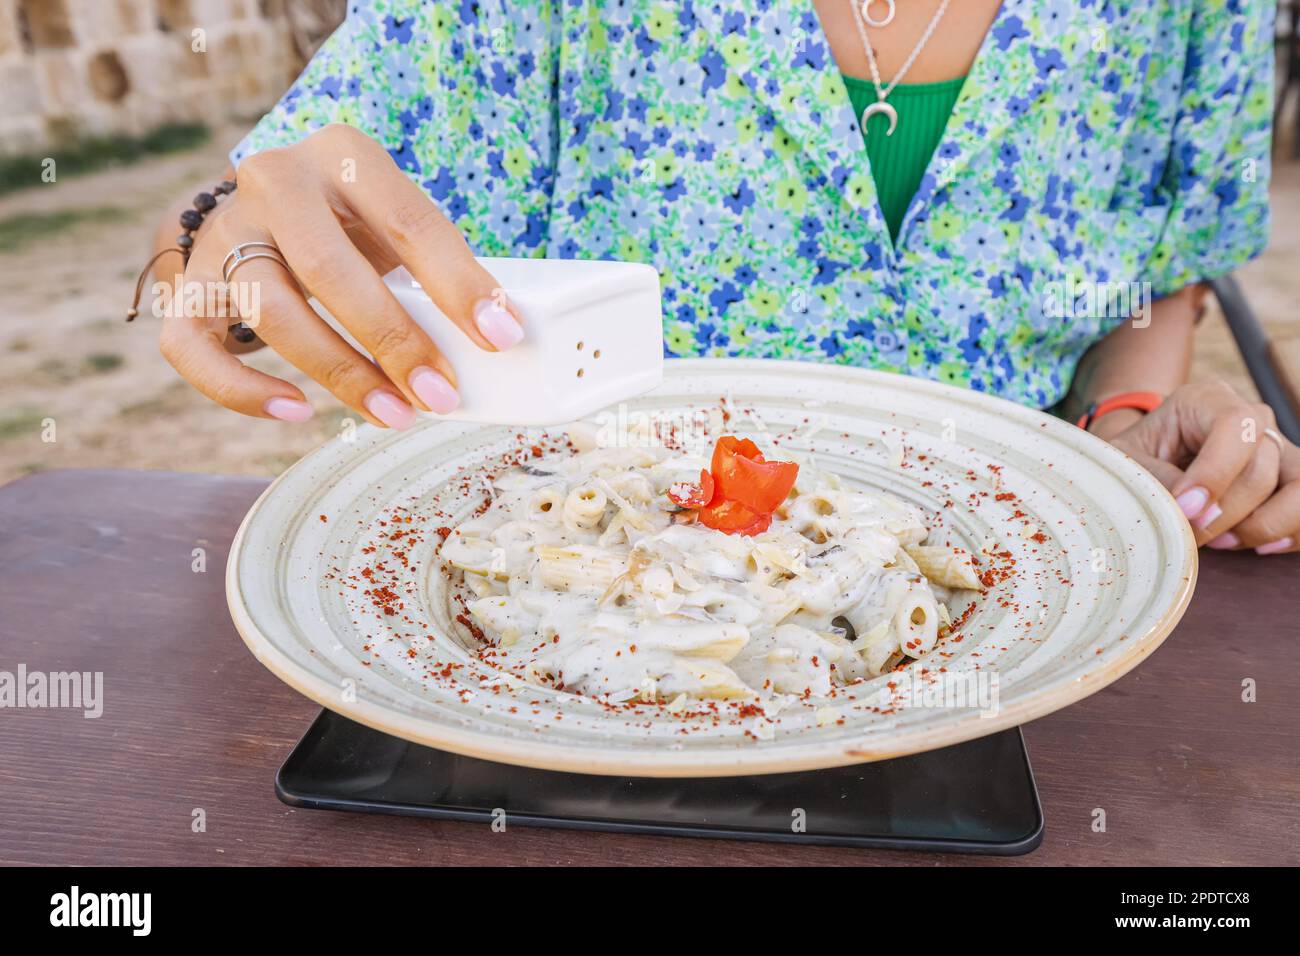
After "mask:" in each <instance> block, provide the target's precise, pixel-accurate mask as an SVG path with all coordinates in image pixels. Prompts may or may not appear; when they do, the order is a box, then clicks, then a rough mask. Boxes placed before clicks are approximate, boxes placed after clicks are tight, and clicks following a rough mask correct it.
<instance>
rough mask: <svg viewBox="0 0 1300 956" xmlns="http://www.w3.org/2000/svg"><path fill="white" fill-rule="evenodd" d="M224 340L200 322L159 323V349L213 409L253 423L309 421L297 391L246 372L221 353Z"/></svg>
mask: <svg viewBox="0 0 1300 956" xmlns="http://www.w3.org/2000/svg"><path fill="white" fill-rule="evenodd" d="M224 340H225V333H224V331H220V330H218V329H215V328H213V327H212V326H211V325H210V324H209V323H208V322H207V321H205V320H203V319H202V318H200V317H195V316H187V315H184V314H174V315H170V316H168V317H167V318H165V319H164V320H163V327H162V336H161V338H160V340H159V348H160V349H161V350H162V354H163V357H164V358H166V359H167V361H168V362H170V363H171V365H172V367H173V368H174V369H176V371H177V372H179V373H180V375H181V377H182V378H184V379H185V380H186V381H187V382H189V383H190V384H191V385H193V386H194V387H195V388H197V389H198V390H199V391H200V392H202V393H203V394H204V395H206V396H208V398H210V399H212V400H213V401H214V402H216V403H217V404H218V405H224V406H225V407H226V408H229V409H232V410H234V411H236V412H240V413H241V414H244V415H251V416H253V417H254V418H278V419H280V420H281V421H287V422H305V421H307V419H309V418H311V416H312V407H311V405H310V404H308V402H307V397H306V396H305V395H303V393H302V390H301V389H299V388H298V387H296V386H294V385H291V384H289V383H288V382H286V381H284V380H283V379H279V378H276V377H275V376H273V375H267V374H266V373H265V372H259V371H258V370H257V369H252V368H249V367H248V366H247V365H245V364H244V363H243V362H241V361H240V360H239V359H238V358H236V357H235V356H234V355H231V354H230V353H229V352H227V351H226V349H225V346H224V345H223V342H224Z"/></svg>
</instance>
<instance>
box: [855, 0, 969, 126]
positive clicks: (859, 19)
mask: <svg viewBox="0 0 1300 956" xmlns="http://www.w3.org/2000/svg"><path fill="white" fill-rule="evenodd" d="M879 2H882V0H849V6H851V7H852V8H853V22H854V23H856V24H857V25H858V36H860V37H862V49H864V50H865V51H866V52H867V64H868V65H869V66H870V67H871V82H872V83H873V84H875V87H876V102H874V103H872V104H871V105H870V106H868V107H867V108H866V109H865V110H863V111H862V118H861V120H860V121H859V122H860V123H861V124H862V135H863V136H866V135H867V120H869V119H871V117H872V116H874V115H875V114H877V113H884V114H885V116H887V117H889V129H888V130H886V131H885V135H886V136H893V135H894V127H895V126H897V125H898V111H897V110H896V109H894V108H893V107H892V106H890V105H889V103H887V102H886V100H887V99H888V98H889V94H890V93H892V92H894V87H896V86H897V85H898V83H899V81H900V80H902V78H903V77H904V76H905V75H906V73H907V71H908V70H910V69H911V68H912V64H913V63H914V62H915V61H916V58H917V56H918V55H919V54H920V52H921V50H922V48H923V47H924V46H925V45H926V44H927V43H929V42H930V37H931V36H932V35H933V34H934V31H935V28H936V27H937V26H938V25H939V21H940V20H942V19H943V15H944V12H945V11H946V10H947V9H948V3H949V0H943V2H942V3H941V4H939V9H938V10H936V11H935V12H934V16H932V17H931V18H930V23H929V25H928V26H927V27H926V28H925V32H924V33H922V34H921V39H919V40H917V41H916V46H914V47H913V48H912V52H911V54H909V55H908V57H907V59H906V60H904V61H903V65H902V66H901V67H899V70H898V72H897V73H896V74H894V78H893V79H892V80H890V81H889V85H888V86H884V87H882V86H881V84H880V68H879V67H877V66H876V54H875V51H874V50H872V49H871V39H870V38H869V37H868V36H867V27H866V24H868V23H869V24H871V26H873V27H885V26H888V25H889V24H890V23H892V22H893V21H894V12H895V6H894V4H895V0H883V3H884V4H885V7H886V11H885V16H884V17H883V18H882V19H880V20H876V19H873V18H872V16H871V8H872V6H873V5H874V4H875V3H879Z"/></svg>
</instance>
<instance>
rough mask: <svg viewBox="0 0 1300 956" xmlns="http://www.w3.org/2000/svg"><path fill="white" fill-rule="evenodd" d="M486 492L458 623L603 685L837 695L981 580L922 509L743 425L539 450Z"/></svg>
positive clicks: (491, 649)
mask: <svg viewBox="0 0 1300 956" xmlns="http://www.w3.org/2000/svg"><path fill="white" fill-rule="evenodd" d="M491 493H492V500H491V502H490V504H489V505H488V506H487V508H486V509H485V510H484V511H483V512H482V513H480V514H478V515H476V516H474V517H472V518H470V519H468V520H466V521H464V522H463V523H461V524H460V525H459V526H458V527H455V528H454V529H452V530H451V531H450V533H449V534H448V535H447V537H446V541H445V542H444V544H443V546H442V550H441V555H442V558H443V559H444V560H445V562H446V563H447V564H448V565H449V566H450V571H451V573H452V575H453V577H454V582H453V583H454V585H455V587H454V588H453V589H452V590H451V592H450V593H451V598H450V599H451V600H452V601H455V602H458V604H459V607H458V608H457V609H453V615H452V616H453V617H455V618H456V619H457V620H458V621H459V622H460V624H461V625H462V626H463V628H464V631H465V633H463V634H462V635H461V637H462V638H463V639H464V640H465V641H467V642H470V643H471V644H473V642H476V641H477V642H479V646H480V650H481V656H482V657H483V658H484V660H488V661H490V662H491V663H493V664H494V665H496V666H498V667H500V668H502V669H503V670H505V671H507V672H508V673H511V674H513V675H515V677H517V678H519V679H522V680H524V681H528V682H531V683H535V684H538V685H541V686H545V687H550V688H556V689H562V690H567V691H570V692H573V693H578V694H584V695H589V696H593V697H598V698H602V699H606V700H610V701H629V700H632V699H636V698H639V699H641V700H646V701H659V702H668V703H669V704H670V706H681V705H682V704H683V703H684V702H685V701H686V700H688V699H691V698H695V699H736V698H744V697H768V696H772V695H775V694H791V695H799V696H802V697H805V698H808V697H819V696H825V695H828V694H830V693H832V691H833V689H834V688H836V687H838V686H844V685H846V684H851V683H853V682H855V681H860V680H862V679H865V678H871V677H875V676H878V675H880V674H883V673H885V672H886V671H889V670H890V669H892V668H894V667H896V666H898V665H899V664H901V663H904V662H906V661H910V660H915V659H918V658H921V657H923V656H924V655H925V654H927V653H928V652H930V651H931V650H932V649H933V648H934V647H935V643H936V640H938V638H939V636H940V635H941V633H942V632H943V630H944V629H945V628H946V627H947V626H948V625H949V624H950V623H951V622H950V619H949V613H948V610H947V608H946V606H945V604H944V603H943V602H944V600H946V599H947V598H948V597H949V593H950V591H952V590H957V589H979V588H980V587H981V584H980V579H979V577H978V575H977V572H976V569H975V565H974V561H973V559H972V557H971V555H970V554H969V553H968V552H966V551H964V550H963V549H961V548H956V547H948V546H942V545H927V544H926V543H925V541H926V538H927V535H928V533H929V532H928V529H927V526H926V524H925V523H924V521H923V516H922V514H921V512H920V511H919V510H918V509H916V508H915V507H913V506H911V505H909V504H907V503H905V502H903V501H900V500H897V499H895V498H892V497H889V496H886V495H881V494H876V493H871V492H867V491H863V490H858V489H854V488H849V487H845V486H844V484H843V483H842V482H841V480H840V479H839V478H837V477H836V476H835V475H833V474H826V473H821V472H819V471H817V470H815V469H814V468H812V467H810V466H809V465H808V464H806V463H805V464H798V465H797V464H795V463H793V462H774V461H768V460H767V459H766V458H764V456H763V455H762V453H761V452H759V451H758V449H757V447H756V446H755V445H754V444H753V443H752V442H750V441H748V440H737V439H735V438H730V437H728V438H723V439H720V440H719V441H718V444H717V447H716V448H715V449H714V453H713V457H712V460H711V461H706V460H704V459H702V458H701V457H700V456H697V455H689V454H685V453H683V452H680V451H676V450H672V449H667V448H652V447H648V448H598V449H594V450H591V451H586V452H583V453H580V454H577V455H575V456H572V457H567V458H558V459H551V458H546V459H539V460H537V461H536V462H535V463H530V464H526V465H522V466H519V467H515V468H512V469H510V470H508V471H506V472H505V473H503V474H501V475H500V476H498V477H497V478H496V479H495V480H494V481H493V482H492V486H491Z"/></svg>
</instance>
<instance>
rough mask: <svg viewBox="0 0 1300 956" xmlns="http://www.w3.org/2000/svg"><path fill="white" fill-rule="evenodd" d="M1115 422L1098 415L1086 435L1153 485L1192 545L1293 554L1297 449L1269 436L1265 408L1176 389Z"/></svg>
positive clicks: (1214, 385)
mask: <svg viewBox="0 0 1300 956" xmlns="http://www.w3.org/2000/svg"><path fill="white" fill-rule="evenodd" d="M1122 414H1124V415H1127V416H1135V417H1136V416H1138V415H1140V413H1138V412H1132V411H1125V412H1124V413H1122ZM1120 415H1121V413H1120V412H1115V413H1112V414H1110V415H1105V416H1103V417H1102V418H1100V419H1098V420H1097V423H1096V425H1095V426H1094V428H1093V431H1094V432H1095V433H1096V434H1098V435H1100V436H1101V437H1103V438H1106V439H1107V440H1108V441H1110V442H1111V444H1113V445H1115V446H1116V447H1117V448H1119V449H1121V450H1122V451H1124V452H1126V453H1127V454H1128V455H1130V456H1131V457H1133V458H1134V459H1136V460H1137V461H1138V462H1139V463H1140V464H1141V465H1142V466H1143V467H1145V468H1146V469H1147V470H1148V471H1150V472H1151V473H1152V474H1153V475H1155V476H1156V477H1157V478H1159V479H1160V481H1161V482H1162V483H1163V484H1164V485H1165V487H1166V488H1168V489H1169V492H1170V494H1172V495H1173V496H1174V498H1175V499H1176V500H1177V501H1178V505H1179V507H1180V508H1182V510H1183V513H1184V514H1185V515H1187V518H1188V520H1189V521H1190V522H1191V524H1192V530H1193V531H1194V532H1195V534H1196V541H1197V544H1202V545H1208V546H1209V547H1211V548H1224V549H1228V550H1239V549H1245V548H1253V549H1255V550H1256V551H1257V552H1258V553H1260V554H1280V553H1283V552H1290V551H1298V550H1300V448H1297V447H1296V446H1295V445H1293V444H1292V443H1291V442H1289V441H1287V440H1286V439H1285V438H1284V437H1282V436H1281V435H1280V434H1279V433H1278V432H1277V426H1276V422H1275V421H1274V418H1273V410H1272V409H1270V408H1269V407H1268V406H1267V405H1264V404H1262V403H1259V402H1250V401H1247V400H1246V399H1244V398H1243V397H1242V396H1240V395H1239V394H1237V392H1236V391H1235V390H1234V389H1233V388H1232V387H1231V386H1229V385H1227V384H1225V383H1223V382H1209V383H1204V384H1196V385H1184V386H1182V387H1181V388H1179V389H1177V390H1175V391H1174V392H1173V393H1172V394H1171V395H1170V396H1169V397H1168V398H1167V399H1166V400H1165V401H1164V403H1163V404H1162V405H1161V406H1160V407H1159V408H1157V409H1156V410H1155V411H1153V412H1151V413H1149V414H1147V415H1145V416H1142V417H1140V418H1138V419H1137V420H1136V422H1134V423H1131V424H1130V423H1129V422H1130V421H1131V419H1127V420H1126V419H1125V418H1121V417H1117V416H1120ZM1107 419H1111V421H1109V422H1108V421H1107Z"/></svg>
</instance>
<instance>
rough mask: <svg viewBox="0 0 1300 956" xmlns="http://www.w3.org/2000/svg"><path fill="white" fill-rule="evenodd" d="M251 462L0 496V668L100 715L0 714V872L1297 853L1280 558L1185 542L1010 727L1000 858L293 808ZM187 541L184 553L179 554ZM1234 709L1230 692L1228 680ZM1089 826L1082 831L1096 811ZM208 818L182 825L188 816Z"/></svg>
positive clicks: (1296, 691)
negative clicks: (1102, 649)
mask: <svg viewBox="0 0 1300 956" xmlns="http://www.w3.org/2000/svg"><path fill="white" fill-rule="evenodd" d="M264 486H265V482H264V481H263V480H260V479H248V478H221V477H213V476H206V475H187V474H163V473H156V472H122V471H68V472H51V473H47V474H42V475H36V476H31V477H27V478H23V479H20V480H18V481H16V482H13V483H11V484H9V485H7V486H5V487H3V488H0V670H7V671H10V672H14V671H16V669H17V667H18V665H19V664H25V665H26V667H27V669H28V671H29V672H32V671H44V672H49V671H63V670H79V671H102V672H103V673H104V681H105V691H104V697H105V706H104V713H103V716H102V717H100V718H98V719H93V720H92V719H86V718H85V717H83V716H82V713H81V712H80V711H71V710H12V709H5V710H0V863H75V864H112V863H120V864H227V863H228V864H247V863H251V864H307V863H328V864H349V863H372V864H383V863H416V864H419V863H427V864H459V863H501V864H512V863H527V864H541V863H591V864H601V863H612V864H619V863H627V864H647V863H649V864H656V863H662V864H674V865H683V864H714V863H732V864H737V863H738V864H765V863H784V864H795V865H802V864H848V865H861V864H871V863H889V864H899V863H907V864H924V865H934V864H954V863H974V864H981V865H984V864H989V865H1008V864H1010V865H1032V864H1045V863H1054V864H1095V863H1130V864H1204V865H1216V864H1250V865H1258V864H1265V863H1291V864H1295V863H1297V862H1300V849H1298V848H1300V759H1298V754H1300V738H1298V734H1300V625H1298V623H1297V622H1298V621H1300V574H1298V573H1297V572H1300V557H1297V556H1294V555H1293V556H1288V557H1282V558H1268V559H1260V558H1256V557H1254V556H1253V555H1228V554H1217V553H1213V552H1203V554H1202V566H1201V580H1200V584H1199V586H1198V588H1197V592H1196V597H1195V599H1194V600H1193V602H1192V605H1191V608H1190V610H1189V611H1188V612H1187V616H1186V617H1185V618H1184V620H1183V623H1182V624H1181V625H1180V626H1179V627H1178V629H1177V631H1176V632H1175V633H1174V634H1173V635H1172V636H1171V637H1170V638H1169V639H1168V641H1167V642H1166V643H1165V645H1164V646H1163V647H1162V648H1160V649H1159V650H1158V651H1157V652H1156V653H1155V654H1154V655H1153V656H1152V657H1151V658H1150V659H1148V660H1147V661H1146V662H1145V663H1144V664H1142V665H1141V666H1140V667H1139V668H1138V669H1137V670H1136V671H1134V672H1133V673H1131V674H1129V675H1128V676H1127V677H1125V678H1123V679H1122V680H1120V681H1119V682H1117V683H1116V684H1114V685H1112V686H1111V687H1109V688H1107V689H1106V690H1104V691H1102V692H1100V693H1098V694H1096V695H1094V696H1092V697H1090V698H1088V699H1087V700H1084V701H1082V702H1080V703H1078V704H1075V705H1074V706H1072V707H1069V708H1067V709H1066V710H1064V711H1061V712H1058V713H1056V714H1053V715H1051V716H1049V717H1045V718H1043V719H1041V720H1038V721H1036V722H1034V723H1032V724H1029V725H1027V726H1026V727H1025V728H1024V731H1025V738H1026V740H1027V742H1028V746H1029V753H1030V758H1031V760H1032V762H1033V765H1034V770H1035V772H1036V774H1037V777H1038V785H1039V789H1040V792H1041V795H1042V800H1043V807H1044V812H1045V815H1046V820H1047V832H1046V836H1045V837H1044V840H1043V844H1042V846H1041V847H1040V848H1039V849H1038V850H1036V851H1035V852H1033V853H1031V854H1030V855H1028V856H1024V857H1017V858H992V857H956V856H945V855H939V854H913V853H898V852H888V851H860V850H844V849H839V848H831V847H792V846H786V845H772V844H760V843H729V842H728V843H721V842H715V841H706V840H693V839H681V838H672V837H643V836H626V835H617V834H603V833H575V832H566V831H558V830H543V829H530V828H524V827H514V828H510V829H509V830H508V831H507V832H506V833H493V832H491V831H490V829H489V828H488V827H487V826H483V825H478V824H470V823H453V822H437V821H427V820H415V819H406V818H398V817H381V816H369V815H361V814H345V813H330V812H324V811H313V810H293V809H290V808H289V807H287V806H285V805H283V804H282V803H280V802H279V801H278V800H277V799H276V797H275V794H274V792H273V790H272V781H273V778H274V774H275V771H276V768H277V767H278V766H279V765H280V763H281V761H282V760H283V759H284V757H285V756H286V755H287V754H288V753H289V750H290V749H291V748H292V746H293V744H294V743H295V741H296V740H297V739H298V737H299V735H300V734H301V733H302V732H303V731H304V730H305V729H306V728H307V726H308V725H309V724H310V722H311V720H312V719H313V717H314V715H315V714H316V712H317V707H316V705H315V704H313V703H311V702H310V701H308V700H306V699H305V698H303V697H300V696H299V695H298V694H297V693H295V692H294V691H292V690H290V689H289V688H288V687H286V686H285V685H283V684H281V683H280V682H279V681H278V680H276V679H275V678H274V677H272V676H271V674H270V673H269V672H267V671H266V670H264V669H263V668H262V667H261V665H259V664H258V663H257V662H256V661H255V660H254V659H253V657H252V656H251V655H250V654H249V653H248V651H247V650H245V648H244V645H243V642H242V641H241V640H240V639H239V636H238V635H237V634H236V632H235V630H234V627H233V626H232V625H231V623H230V620H229V617H228V615H227V612H226V603H225V597H224V589H223V576H224V570H225V562H226V553H227V547H228V545H229V543H230V539H231V537H232V536H233V534H234V532H235V528H236V527H237V526H238V524H239V521H240V519H241V517H242V516H243V514H244V512H245V511H246V509H247V508H248V506H249V505H250V504H251V503H252V501H253V499H254V498H255V497H256V496H257V494H258V493H259V492H260V491H261V490H262V488H263V487H264ZM194 548H204V549H205V550H206V555H207V569H206V571H204V572H195V571H193V570H192V557H191V555H192V551H193V549H194ZM1246 678H1253V679H1254V680H1255V681H1256V683H1257V688H1258V689H1257V694H1258V702H1256V703H1245V702H1243V701H1242V681H1243V680H1244V679H1246ZM1096 809H1102V810H1104V811H1105V813H1106V824H1107V825H1106V832H1104V833H1098V832H1094V831H1093V829H1092V823H1093V814H1094V810H1096ZM196 810H202V812H203V814H204V816H205V817H206V831H205V832H193V829H192V825H191V821H192V820H193V819H194V815H195V811H196Z"/></svg>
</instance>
